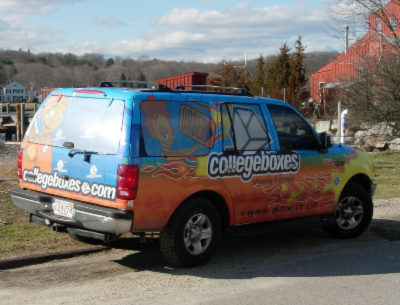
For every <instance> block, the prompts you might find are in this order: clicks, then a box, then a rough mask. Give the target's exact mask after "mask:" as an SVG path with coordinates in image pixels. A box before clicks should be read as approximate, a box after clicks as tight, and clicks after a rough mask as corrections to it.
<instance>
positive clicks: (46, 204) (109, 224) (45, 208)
mask: <svg viewBox="0 0 400 305" xmlns="http://www.w3.org/2000/svg"><path fill="white" fill-rule="evenodd" d="M10 195H11V199H12V200H13V202H14V204H15V205H16V206H18V207H19V208H21V209H23V210H25V211H27V212H29V213H31V214H33V215H37V216H39V217H41V218H43V219H45V220H48V225H49V226H50V225H51V224H54V223H56V224H62V225H65V226H67V227H72V228H83V229H87V230H92V231H97V232H103V233H115V234H124V233H127V232H129V231H130V230H131V228H132V222H133V211H130V210H119V209H114V208H108V207H103V206H99V205H94V204H90V203H85V202H81V201H76V200H71V199H68V198H62V197H57V196H53V195H48V194H45V193H41V192H36V191H32V190H25V189H21V188H17V189H12V190H10ZM55 199H60V200H65V201H68V202H72V203H74V209H75V213H74V215H73V218H67V217H63V216H59V215H55V214H54V213H53V203H54V202H55ZM46 223H47V221H46Z"/></svg>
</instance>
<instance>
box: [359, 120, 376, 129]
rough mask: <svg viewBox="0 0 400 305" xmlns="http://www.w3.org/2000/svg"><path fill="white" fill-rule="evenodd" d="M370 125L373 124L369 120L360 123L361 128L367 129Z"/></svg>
mask: <svg viewBox="0 0 400 305" xmlns="http://www.w3.org/2000/svg"><path fill="white" fill-rule="evenodd" d="M372 127H373V125H372V124H371V123H369V122H364V123H362V124H361V125H360V129H361V130H368V129H371V128H372Z"/></svg>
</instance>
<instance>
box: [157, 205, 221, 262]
mask: <svg viewBox="0 0 400 305" xmlns="http://www.w3.org/2000/svg"><path fill="white" fill-rule="evenodd" d="M199 234H200V235H199ZM220 235H221V221H220V217H219V214H218V211H217V209H216V208H215V207H214V206H213V205H212V204H211V202H210V201H208V200H207V199H204V198H192V199H190V200H189V201H187V202H186V203H184V204H183V206H181V207H179V208H178V210H177V211H176V212H175V213H174V214H173V215H172V216H171V219H170V220H169V221H168V224H167V225H166V226H165V228H164V230H163V232H161V234H160V246H161V252H162V253H163V255H164V256H165V258H166V259H167V260H168V261H169V262H170V263H171V264H172V265H174V266H177V267H196V266H201V265H204V264H206V263H208V262H209V261H210V260H211V258H212V257H213V256H214V254H215V251H216V250H217V247H218V244H219V239H220Z"/></svg>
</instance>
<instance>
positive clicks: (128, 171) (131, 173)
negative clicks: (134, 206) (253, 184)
mask: <svg viewBox="0 0 400 305" xmlns="http://www.w3.org/2000/svg"><path fill="white" fill-rule="evenodd" d="M138 180H139V168H138V167H137V165H124V164H120V165H118V178H117V199H122V200H133V199H135V198H136V194H137V188H138Z"/></svg>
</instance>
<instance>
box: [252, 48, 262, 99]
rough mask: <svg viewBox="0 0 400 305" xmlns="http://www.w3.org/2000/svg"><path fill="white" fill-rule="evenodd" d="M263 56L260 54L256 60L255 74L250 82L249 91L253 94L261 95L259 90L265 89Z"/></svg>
mask: <svg viewBox="0 0 400 305" xmlns="http://www.w3.org/2000/svg"><path fill="white" fill-rule="evenodd" d="M264 65H265V63H264V58H263V56H262V55H260V57H259V58H258V60H257V65H256V69H257V74H256V76H255V77H254V79H253V81H252V84H251V93H252V94H253V95H259V96H261V92H262V91H263V89H262V88H264V90H265V67H264Z"/></svg>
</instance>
